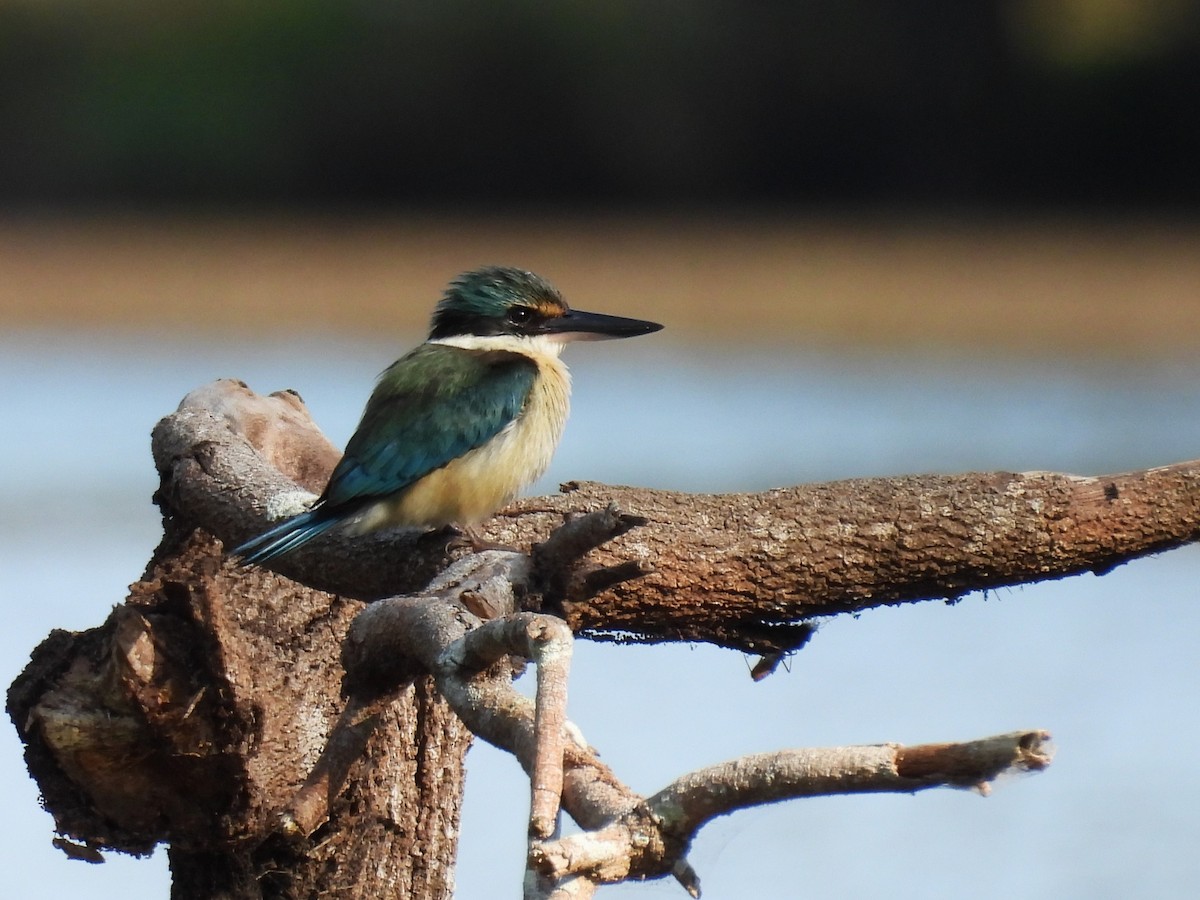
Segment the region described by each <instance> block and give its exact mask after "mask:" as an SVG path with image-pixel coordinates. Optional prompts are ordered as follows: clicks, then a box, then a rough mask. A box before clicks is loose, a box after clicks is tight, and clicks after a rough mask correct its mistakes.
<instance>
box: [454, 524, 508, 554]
mask: <svg viewBox="0 0 1200 900" xmlns="http://www.w3.org/2000/svg"><path fill="white" fill-rule="evenodd" d="M450 528H451V529H452V530H453V531H455V532H457V534H455V535H454V536H453V537H451V538H450V543H449V545H448V546H450V547H470V548H471V551H472V552H474V553H482V552H483V551H484V550H503V551H504V552H506V553H524V552H525V551H524V550H522V549H521V548H520V547H514V546H512V545H511V544H501V543H499V542H497V541H488V540H484V539H483V538H481V537H480V536H479V535H478V534H477V533H476V532H475V529H473V528H471V527H469V526H465V525H464V526H461V527H459V526H455V525H451V526H450Z"/></svg>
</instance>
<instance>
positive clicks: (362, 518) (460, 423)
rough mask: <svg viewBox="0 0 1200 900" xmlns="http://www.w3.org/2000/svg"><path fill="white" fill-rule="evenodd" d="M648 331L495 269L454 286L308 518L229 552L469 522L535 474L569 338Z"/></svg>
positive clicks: (249, 558)
mask: <svg viewBox="0 0 1200 900" xmlns="http://www.w3.org/2000/svg"><path fill="white" fill-rule="evenodd" d="M660 328H662V326H661V325H658V324H656V323H654V322H644V321H642V320H640V319H627V318H622V317H620V316H608V315H602V314H599V313H587V312H581V311H579V310H574V309H571V308H570V307H568V306H567V304H566V302H565V301H564V300H563V298H562V296H561V295H560V294H559V292H558V291H557V290H556V289H555V288H554V287H553V286H552V285H551V284H550V283H549V282H547V281H545V280H544V279H542V278H540V277H538V276H537V275H535V274H533V273H532V272H525V271H522V270H520V269H513V268H508V267H501V266H494V267H489V268H484V269H478V270H476V271H473V272H467V273H466V274H464V275H461V276H460V277H459V278H458V279H457V280H455V281H454V282H453V283H452V284H451V285H450V287H449V288H448V289H447V290H446V293H445V296H444V297H443V298H442V301H441V302H440V303H439V304H438V305H437V309H436V310H435V311H434V314H433V321H432V324H431V326H430V330H429V337H428V338H427V339H426V341H425V343H423V344H421V345H420V346H419V347H417V348H416V349H414V350H412V351H410V352H409V353H407V354H406V355H404V356H403V357H401V358H400V359H399V360H397V361H396V362H394V363H393V364H392V365H391V366H390V367H389V368H388V369H387V370H386V371H384V373H383V374H382V375H381V376H380V378H379V383H378V384H377V385H376V387H375V391H374V393H372V394H371V399H370V400H369V401H368V402H367V407H366V409H365V410H364V411H363V415H362V421H360V422H359V425H358V429H357V430H356V431H355V432H354V435H353V436H352V437H351V438H350V442H349V443H348V444H347V445H346V453H345V455H344V456H343V457H342V460H341V462H339V463H338V465H337V467H336V468H335V469H334V470H333V475H331V476H330V478H329V484H328V485H327V486H326V487H325V491H324V493H323V494H321V496H320V498H319V499H318V500H317V501H316V503H314V504H313V506H312V508H311V509H309V510H308V511H307V512H304V513H301V514H299V515H297V516H293V517H292V518H289V519H287V520H285V521H283V522H281V523H280V524H278V525H276V526H274V527H273V528H271V529H270V530H269V531H267V532H265V533H264V534H261V535H259V536H258V537H256V538H253V539H251V540H249V541H247V542H246V543H244V544H242V545H241V546H240V547H238V548H236V549H235V550H234V551H233V553H234V554H235V555H237V556H240V557H241V558H242V560H243V561H244V562H246V563H263V562H267V561H268V560H271V559H274V558H276V557H278V556H282V555H283V554H285V553H290V552H291V551H293V550H295V549H296V548H297V547H300V546H302V545H303V544H305V543H307V542H308V541H309V540H310V539H312V538H313V537H316V536H317V535H318V534H321V533H322V532H324V531H327V530H329V529H330V528H334V527H336V526H339V525H346V526H347V527H348V528H350V529H352V530H353V532H354V533H365V532H368V531H374V530H376V529H380V528H387V527H391V526H407V527H413V528H440V527H443V526H446V525H458V526H462V527H464V528H465V529H467V531H468V534H470V535H471V536H472V540H474V535H473V533H472V532H471V531H470V528H471V526H472V525H475V524H477V523H479V522H481V521H483V520H484V519H486V518H488V517H489V516H491V515H492V514H493V513H494V512H496V510H498V509H500V508H501V507H502V506H504V505H505V504H506V503H508V502H510V501H511V500H512V499H513V498H514V497H516V495H517V493H518V492H519V491H520V490H521V489H522V488H524V487H525V486H527V485H528V484H529V483H530V482H532V481H534V480H535V479H536V478H538V477H539V476H540V475H541V474H542V473H543V472H544V471H545V470H546V467H547V466H548V465H549V464H550V458H551V456H553V455H554V450H555V448H556V447H557V446H558V441H559V438H560V437H561V436H562V430H563V425H564V424H565V423H566V421H567V408H568V398H569V396H570V392H571V378H570V374H569V373H568V372H567V367H566V366H565V365H563V363H562V362H561V361H560V360H559V358H558V357H559V354H560V353H561V352H562V349H563V346H564V345H565V344H567V343H569V342H571V341H577V340H606V339H609V338H626V337H634V336H636V335H640V334H649V333H651V332H654V331H658V330H659V329H660Z"/></svg>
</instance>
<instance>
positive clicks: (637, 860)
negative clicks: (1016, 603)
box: [343, 554, 1050, 900]
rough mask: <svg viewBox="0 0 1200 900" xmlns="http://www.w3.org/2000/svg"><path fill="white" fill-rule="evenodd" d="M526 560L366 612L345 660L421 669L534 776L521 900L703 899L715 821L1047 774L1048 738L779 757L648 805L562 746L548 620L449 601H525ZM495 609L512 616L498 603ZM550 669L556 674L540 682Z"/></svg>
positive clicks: (739, 765)
mask: <svg viewBox="0 0 1200 900" xmlns="http://www.w3.org/2000/svg"><path fill="white" fill-rule="evenodd" d="M521 559H522V558H521V557H519V556H516V555H513V554H484V555H481V556H479V557H468V558H467V559H465V560H463V561H462V562H461V563H460V564H459V565H458V566H457V567H456V569H457V571H456V572H455V574H454V577H453V578H452V579H451V583H450V584H449V585H448V586H449V587H450V593H447V591H446V590H445V588H446V585H443V589H442V591H441V592H440V593H439V594H438V595H437V596H430V595H426V596H421V597H405V598H397V599H394V600H383V601H380V602H378V603H375V604H372V605H371V606H369V607H367V608H366V609H364V610H363V611H362V612H361V613H360V614H359V615H358V617H357V619H356V620H355V622H354V624H353V625H352V626H351V629H350V633H349V635H348V639H347V645H346V646H347V652H346V654H345V655H344V657H343V659H344V661H345V663H346V667H347V673H348V676H349V677H350V679H351V680H355V681H357V680H360V679H359V678H357V677H356V674H355V673H356V672H357V670H358V669H359V668H360V667H363V666H365V667H367V668H369V669H371V670H372V671H373V672H378V666H377V663H376V661H377V660H395V659H398V658H400V659H409V660H415V661H418V662H419V663H420V665H421V666H422V667H423V668H427V669H428V670H429V671H431V672H432V673H433V675H434V678H435V680H436V682H437V685H438V689H439V690H440V691H441V693H442V694H443V696H445V697H446V698H447V700H448V702H449V703H450V704H451V706H453V707H454V709H455V711H456V712H457V713H458V714H459V715H460V716H461V717H462V718H463V720H464V722H466V723H467V725H468V727H469V728H471V730H472V731H473V732H474V733H475V734H477V735H479V736H480V737H483V738H484V739H485V740H488V741H489V742H491V743H493V744H496V745H497V746H499V747H501V748H502V749H505V750H508V751H509V752H511V753H512V754H513V755H514V756H515V757H516V758H517V760H518V761H519V762H520V763H521V765H522V767H523V768H524V769H525V771H526V772H527V773H529V775H530V780H531V784H532V785H533V796H532V801H531V827H530V838H531V843H530V851H529V865H530V873H529V876H528V877H527V881H526V894H525V896H526V897H527V898H530V900H535V898H551V897H587V896H590V895H591V891H592V890H593V889H594V887H595V885H598V884H603V883H612V882H618V881H624V880H627V879H630V878H639V879H641V878H652V877H660V876H663V875H666V874H668V873H670V874H674V875H675V876H676V877H677V878H678V879H679V880H680V881H681V882H682V883H683V885H684V887H685V888H686V889H687V890H688V891H689V892H690V893H692V895H693V896H699V880H698V878H697V876H696V874H695V873H694V872H693V871H692V870H691V867H690V866H688V864H687V860H686V856H685V854H686V851H687V848H688V847H689V846H690V844H691V842H692V840H693V838H694V837H695V834H696V832H697V831H698V830H699V829H700V828H701V827H702V826H703V825H704V824H705V823H706V822H708V821H709V820H711V819H712V818H714V817H715V816H719V815H726V814H729V813H732V812H734V811H736V810H739V809H744V808H746V807H749V806H754V805H758V804H762V803H772V802H777V801H781V800H786V799H792V798H796V797H804V796H814V795H818V794H833V793H864V792H883V791H890V792H904V793H909V792H914V791H918V790H923V789H926V788H930V787H938V786H952V787H971V788H975V789H977V790H979V791H981V792H985V793H986V791H987V789H988V785H989V783H990V782H991V781H992V780H994V779H995V778H996V777H998V776H999V775H1000V774H1002V773H1003V772H1006V771H1010V770H1014V769H1020V770H1025V771H1029V770H1037V769H1041V768H1044V767H1045V766H1047V765H1048V764H1049V761H1050V754H1049V751H1048V749H1047V748H1046V746H1045V741H1046V740H1047V739H1048V737H1049V735H1047V734H1046V733H1045V732H1043V731H1023V732H1015V733H1012V734H1005V735H999V736H997V737H993V738H985V739H982V740H977V741H969V742H966V743H959V744H931V745H921V746H915V747H901V746H899V745H895V744H884V745H878V746H870V747H838V748H828V749H820V750H815V749H808V750H785V751H779V752H775V753H763V754H758V755H755V756H748V757H742V758H740V759H736V760H732V761H730V762H727V763H722V764H720V765H716V766H711V767H709V768H706V769H702V770H699V771H696V772H692V773H690V774H688V775H685V776H683V777H681V778H679V779H677V780H676V781H674V782H673V783H672V784H670V785H668V786H667V787H666V788H664V789H663V790H662V791H660V792H659V793H657V794H655V795H654V796H653V797H650V798H648V799H647V798H644V797H641V796H640V795H637V794H635V793H634V792H633V791H631V790H630V789H629V788H628V787H626V786H625V785H624V784H622V783H621V782H620V781H618V780H617V779H616V777H615V776H613V775H612V773H611V772H609V771H608V770H607V769H606V768H604V767H603V766H601V764H600V763H599V760H598V759H597V757H596V756H595V753H594V751H593V750H592V749H591V748H590V747H588V746H587V745H586V744H584V743H583V742H582V741H580V740H578V739H573V740H568V736H574V735H577V733H578V732H577V730H576V729H574V728H569V727H567V723H566V720H565V718H563V717H562V713H563V712H564V711H565V673H564V672H561V670H560V669H559V667H558V660H557V659H556V658H555V657H556V656H562V655H565V654H566V653H567V652H569V651H568V649H567V648H569V644H570V641H571V637H570V635H569V633H565V628H564V629H563V632H562V633H558V634H554V635H553V636H552V637H550V639H549V640H550V641H551V642H552V643H554V644H557V645H558V646H557V647H556V649H555V651H554V653H552V654H550V658H549V659H547V658H546V655H545V654H541V653H540V648H541V647H542V646H543V644H544V639H542V632H543V629H546V630H549V631H550V632H552V633H553V632H555V630H556V629H555V627H554V625H553V622H554V620H551V619H549V618H548V617H545V616H535V615H531V614H529V613H524V614H518V615H515V616H506V617H505V618H502V619H497V620H493V621H491V622H487V623H482V622H479V621H478V620H476V619H474V617H472V616H471V614H470V613H469V612H467V611H466V610H465V608H464V607H463V605H462V604H461V603H459V602H456V601H455V599H454V597H453V592H455V591H459V592H461V591H469V592H471V593H474V592H476V591H479V590H485V591H488V592H491V591H494V590H499V591H501V592H502V593H503V592H504V591H506V590H509V589H511V587H509V588H506V587H505V585H508V586H515V587H516V588H517V590H520V588H521V587H522V584H523V581H524V580H525V579H526V578H527V576H528V570H527V568H526V567H524V566H521V565H518V566H516V567H515V568H514V570H513V571H511V572H510V573H509V574H508V575H507V576H505V577H498V576H499V575H500V570H501V569H503V568H504V567H506V566H509V565H510V564H512V563H515V562H517V561H519V560H521ZM489 605H490V606H493V607H504V606H506V605H509V604H508V603H506V602H505V601H504V600H503V599H497V598H493V599H492V601H491V603H490V604H489ZM559 625H560V626H561V623H559ZM563 644H566V645H567V648H564V647H563ZM507 654H518V655H520V656H521V657H523V658H526V659H531V660H535V661H537V662H538V665H539V673H538V674H539V678H538V696H537V699H536V700H535V701H533V702H531V701H529V700H528V699H527V698H525V697H523V696H521V695H520V694H519V693H517V691H516V690H515V688H514V687H513V686H512V669H511V668H510V667H506V666H498V665H496V664H497V663H499V662H500V661H501V660H502V659H503V658H504V657H505V655H507ZM539 655H541V659H539ZM543 669H546V670H548V671H547V673H546V677H545V678H543V671H542V670H543ZM560 686H561V689H562V691H563V693H562V695H561V696H560V695H559V694H558V691H559V689H560ZM378 687H379V688H381V689H382V688H385V687H386V686H385V685H379V686H378ZM546 694H548V695H549V696H546ZM547 707H551V708H553V710H554V712H555V714H556V720H555V721H554V722H553V723H550V722H549V717H547V716H546V715H545V713H544V710H545V709H546V708H547ZM547 771H552V772H553V779H554V781H553V783H552V784H549V783H547V782H548V781H549V779H548V778H547V776H546V774H545V773H546V772H547ZM559 788H565V790H564V791H563V792H562V799H563V805H564V808H565V809H566V810H567V811H568V812H569V813H570V814H571V816H572V817H573V818H574V819H575V820H576V821H577V822H579V823H580V825H581V826H582V827H583V828H584V829H585V831H584V832H583V833H582V834H577V835H572V836H570V837H567V838H561V839H558V840H547V839H548V838H549V837H550V834H551V831H552V825H553V819H554V816H555V815H556V813H557V804H558V796H559V794H558V791H559ZM539 790H541V791H544V793H539Z"/></svg>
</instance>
